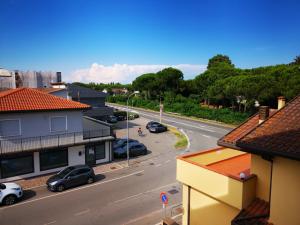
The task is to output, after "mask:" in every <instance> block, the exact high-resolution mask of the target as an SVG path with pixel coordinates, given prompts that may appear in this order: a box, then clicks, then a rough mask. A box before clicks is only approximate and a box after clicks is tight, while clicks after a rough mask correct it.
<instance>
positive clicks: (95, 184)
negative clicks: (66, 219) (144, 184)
mask: <svg viewBox="0 0 300 225" xmlns="http://www.w3.org/2000/svg"><path fill="white" fill-rule="evenodd" d="M143 172H145V170H141V171H137V172H134V173H131V174H127V175H124V176H121V177H116V178H113V179H110V180H106V181H102V182H99V183H94V184H90V185H87V186H82V187H78V188H74V189H72V190H67V191H64V192H61V193H57V194H53V195H48V196H45V197H41V198H36V199H33V200H29V201H26V202H20V203H18V204H15V205H10V206H6V207H4V208H0V211H1V210H5V209H8V208H12V207H17V206H20V205H25V204H28V203H31V202H36V201H39V200H43V199H47V198H51V197H56V196H59V195H64V194H67V193H70V192H73V191H77V190H82V189H86V188H90V187H93V186H98V185H101V184H106V183H109V182H113V181H116V180H120V179H123V178H126V177H130V176H134V175H136V174H139V173H143Z"/></svg>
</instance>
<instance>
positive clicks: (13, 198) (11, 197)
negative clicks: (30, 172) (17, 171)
mask: <svg viewBox="0 0 300 225" xmlns="http://www.w3.org/2000/svg"><path fill="white" fill-rule="evenodd" d="M16 201H17V197H16V196H15V195H8V196H6V197H5V199H4V200H3V202H4V204H5V205H13V204H15V203H16Z"/></svg>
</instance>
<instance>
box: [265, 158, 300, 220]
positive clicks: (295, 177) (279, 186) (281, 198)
mask: <svg viewBox="0 0 300 225" xmlns="http://www.w3.org/2000/svg"><path fill="white" fill-rule="evenodd" d="M299 171H300V162H299V161H295V160H289V159H285V158H281V157H276V158H274V161H273V174H272V194H271V213H270V222H272V223H274V224H275V225H286V224H288V225H299V224H300V213H299V208H300V191H299V190H300V178H299Z"/></svg>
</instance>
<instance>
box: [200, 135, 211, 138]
mask: <svg viewBox="0 0 300 225" xmlns="http://www.w3.org/2000/svg"><path fill="white" fill-rule="evenodd" d="M202 136H203V137H206V138H211V136H208V135H205V134H202Z"/></svg>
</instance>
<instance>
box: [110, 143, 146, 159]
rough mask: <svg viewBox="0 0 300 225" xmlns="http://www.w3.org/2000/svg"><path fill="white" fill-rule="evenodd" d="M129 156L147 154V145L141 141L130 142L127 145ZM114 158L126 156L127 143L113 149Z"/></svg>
mask: <svg viewBox="0 0 300 225" xmlns="http://www.w3.org/2000/svg"><path fill="white" fill-rule="evenodd" d="M128 148H129V156H139V155H147V152H148V150H147V147H146V146H145V145H144V144H142V143H131V144H129V146H128ZM114 157H115V158H126V157H127V145H125V146H123V147H120V148H116V149H114Z"/></svg>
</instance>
